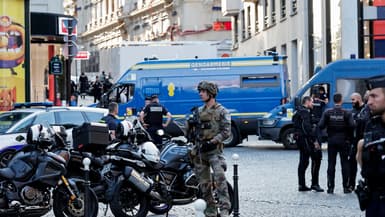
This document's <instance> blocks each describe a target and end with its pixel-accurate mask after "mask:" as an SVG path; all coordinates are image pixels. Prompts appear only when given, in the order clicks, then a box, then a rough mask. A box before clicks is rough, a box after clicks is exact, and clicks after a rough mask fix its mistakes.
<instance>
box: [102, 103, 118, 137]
mask: <svg viewBox="0 0 385 217" xmlns="http://www.w3.org/2000/svg"><path fill="white" fill-rule="evenodd" d="M117 115H118V104H117V103H116V102H111V103H110V104H109V105H108V115H106V116H104V117H103V118H102V122H104V123H106V124H107V126H108V130H109V131H110V139H111V140H114V139H115V138H116V136H115V132H116V128H117V127H118V124H119V120H118V118H117Z"/></svg>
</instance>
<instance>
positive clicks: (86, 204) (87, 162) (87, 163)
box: [83, 157, 91, 216]
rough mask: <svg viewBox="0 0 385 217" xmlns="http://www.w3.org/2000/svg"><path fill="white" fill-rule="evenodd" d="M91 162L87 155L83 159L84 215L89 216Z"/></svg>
mask: <svg viewBox="0 0 385 217" xmlns="http://www.w3.org/2000/svg"><path fill="white" fill-rule="evenodd" d="M90 164H91V160H90V159H89V158H88V157H86V158H84V159H83V166H84V216H89V212H90V210H89V206H90V204H89V201H88V200H89V196H90V186H91V182H90Z"/></svg>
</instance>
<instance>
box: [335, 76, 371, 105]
mask: <svg viewBox="0 0 385 217" xmlns="http://www.w3.org/2000/svg"><path fill="white" fill-rule="evenodd" d="M336 86H337V92H338V93H341V94H342V96H343V102H344V103H350V102H351V100H350V95H351V94H352V93H354V92H358V93H360V94H361V96H363V95H365V91H366V84H365V80H364V79H337V83H336Z"/></svg>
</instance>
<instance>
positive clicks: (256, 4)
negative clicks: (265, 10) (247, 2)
mask: <svg viewBox="0 0 385 217" xmlns="http://www.w3.org/2000/svg"><path fill="white" fill-rule="evenodd" d="M254 15H255V33H257V32H259V14H258V1H257V2H255V4H254Z"/></svg>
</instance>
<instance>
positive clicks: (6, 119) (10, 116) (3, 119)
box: [0, 112, 32, 133]
mask: <svg viewBox="0 0 385 217" xmlns="http://www.w3.org/2000/svg"><path fill="white" fill-rule="evenodd" d="M31 113H32V112H4V113H2V114H0V133H5V132H6V131H7V130H8V129H9V128H11V127H12V126H13V125H14V124H16V123H17V122H18V121H20V120H21V119H23V118H25V117H26V116H28V115H30V114H31Z"/></svg>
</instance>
